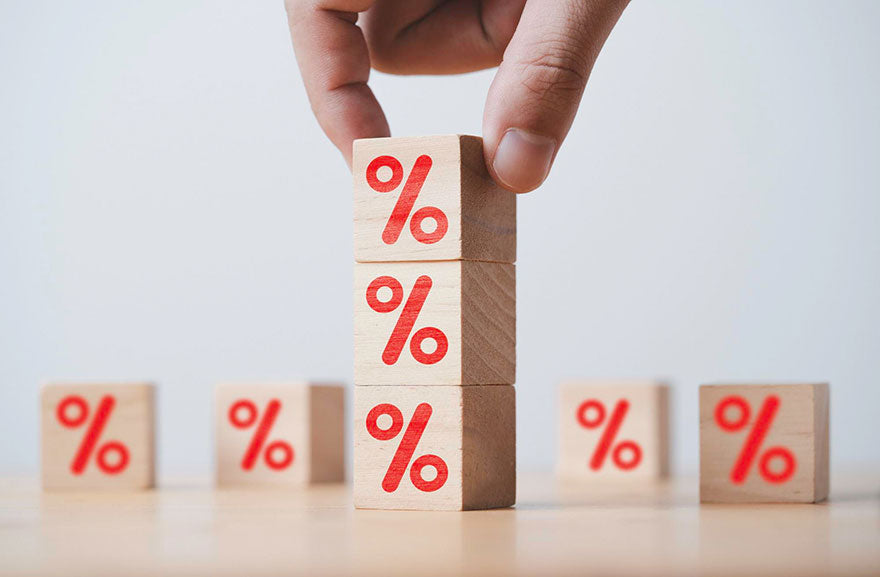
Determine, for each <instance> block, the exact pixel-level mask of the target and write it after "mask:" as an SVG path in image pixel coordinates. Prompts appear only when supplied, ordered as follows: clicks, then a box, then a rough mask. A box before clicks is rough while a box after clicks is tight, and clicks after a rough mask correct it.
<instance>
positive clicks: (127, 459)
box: [40, 383, 155, 490]
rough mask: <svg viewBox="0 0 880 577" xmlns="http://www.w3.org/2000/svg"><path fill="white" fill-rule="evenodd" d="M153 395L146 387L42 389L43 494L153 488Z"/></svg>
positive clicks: (62, 386) (58, 386) (65, 386)
mask: <svg viewBox="0 0 880 577" xmlns="http://www.w3.org/2000/svg"><path fill="white" fill-rule="evenodd" d="M154 389H155V387H154V386H153V385H152V384H149V383H133V384H123V383H118V384H117V383H113V384H110V383H107V384H75V383H70V384H50V385H46V386H44V387H43V390H42V392H41V394H40V414H41V416H40V421H41V433H42V439H41V444H42V480H43V488H44V489H49V490H52V489H106V490H129V489H147V488H150V487H152V486H153V482H154V470H155V457H154V442H155V441H154V417H153V415H154V411H155V408H154V404H155V401H154Z"/></svg>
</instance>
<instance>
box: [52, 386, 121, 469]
mask: <svg viewBox="0 0 880 577" xmlns="http://www.w3.org/2000/svg"><path fill="white" fill-rule="evenodd" d="M115 406H116V399H115V398H113V397H112V396H110V395H105V396H103V397H101V400H100V401H98V408H97V410H96V411H95V415H94V418H93V419H92V422H91V423H89V424H88V426H87V428H86V434H85V436H83V438H82V441H81V442H80V444H79V448H78V449H77V450H76V454H75V455H74V457H73V461H72V462H71V463H70V471H71V472H72V473H73V474H74V475H82V474H83V471H85V469H86V464H87V463H88V462H89V457H91V456H92V453H93V452H94V451H95V448H96V447H97V449H98V454H97V455H96V456H95V462H96V463H97V465H98V469H100V470H101V471H102V472H103V473H106V474H108V475H115V474H116V473H119V472H120V471H122V470H124V469H125V467H127V466H128V458H129V455H128V447H126V446H125V445H123V444H122V443H120V442H119V441H107V442H106V443H104V444H103V445H101V446H100V447H98V446H97V445H98V440H99V439H100V438H101V433H102V432H103V431H104V427H105V426H107V421H109V420H110V415H111V413H113V407H115ZM55 416H56V417H57V419H58V422H60V423H61V424H62V425H63V426H64V427H66V428H68V429H75V428H77V427H79V426H80V425H82V424H83V423H85V422H86V420H87V419H88V418H89V404H88V403H87V402H86V400H85V399H84V398H82V397H80V396H79V395H70V396H67V397H64V398H63V399H62V400H61V402H60V403H58V406H57V407H56V408H55ZM114 454H115V455H116V458H115V459H114V458H113V457H111V455H114Z"/></svg>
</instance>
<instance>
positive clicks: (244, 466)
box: [214, 384, 345, 487]
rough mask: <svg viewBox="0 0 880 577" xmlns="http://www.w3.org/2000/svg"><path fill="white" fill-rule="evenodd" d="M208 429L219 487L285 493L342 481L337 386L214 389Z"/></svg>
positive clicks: (341, 402)
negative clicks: (278, 489) (211, 431)
mask: <svg viewBox="0 0 880 577" xmlns="http://www.w3.org/2000/svg"><path fill="white" fill-rule="evenodd" d="M214 423H215V425H214V426H215V429H214V430H215V450H216V461H215V462H216V467H217V484H218V485H219V486H223V487H229V486H247V487H260V486H263V487H285V486H287V487H290V486H301V485H307V484H309V483H321V482H341V481H343V480H344V476H345V464H344V458H345V455H344V451H345V449H344V437H343V436H344V430H345V389H344V388H343V387H342V386H341V385H323V384H250V385H248V384H227V385H219V386H217V388H216V390H215V417H214Z"/></svg>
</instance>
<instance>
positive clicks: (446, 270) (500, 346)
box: [354, 261, 516, 385]
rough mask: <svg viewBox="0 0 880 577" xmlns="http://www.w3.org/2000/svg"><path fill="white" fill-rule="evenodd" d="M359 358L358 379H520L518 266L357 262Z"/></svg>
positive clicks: (356, 339) (356, 347)
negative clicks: (517, 315)
mask: <svg viewBox="0 0 880 577" xmlns="http://www.w3.org/2000/svg"><path fill="white" fill-rule="evenodd" d="M354 363H355V365H354V366H355V369H354V374H355V384H356V385H478V384H498V385H508V384H513V383H514V381H515V379H516V271H515V265H512V264H501V263H489V262H471V261H447V262H399V263H362V264H356V265H355V270H354Z"/></svg>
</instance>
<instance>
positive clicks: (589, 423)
mask: <svg viewBox="0 0 880 577" xmlns="http://www.w3.org/2000/svg"><path fill="white" fill-rule="evenodd" d="M627 411H629V402H628V401H626V400H625V399H621V400H619V401H617V404H616V405H614V410H613V411H612V412H611V416H610V417H609V418H608V420H607V421H606V419H605V416H606V415H605V413H606V409H605V405H604V404H603V403H602V402H601V401H598V400H596V399H588V400H586V401H584V402H583V403H581V404H580V406H579V407H578V409H577V420H578V423H579V424H580V425H581V426H582V427H584V428H585V429H597V428H599V427H601V426H602V424H603V423H604V424H605V428H604V430H603V431H602V436H601V437H600V438H599V442H598V444H597V445H596V448H595V450H594V451H593V455H592V457H590V469H592V470H594V471H598V470H600V469H601V468H602V464H603V463H604V462H605V458H606V457H607V456H608V453H609V451H610V452H611V460H612V461H613V462H614V464H615V465H616V466H617V468H618V469H621V470H624V471H629V470H631V469H634V468H636V467H638V465H639V463H640V462H641V461H642V448H641V447H640V446H639V445H638V444H637V443H635V442H634V441H620V442H619V443H617V445H614V441H615V440H616V437H617V432H618V431H619V430H620V426H621V425H622V424H623V421H624V419H625V418H626V413H627ZM612 445H614V446H613V448H612Z"/></svg>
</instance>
